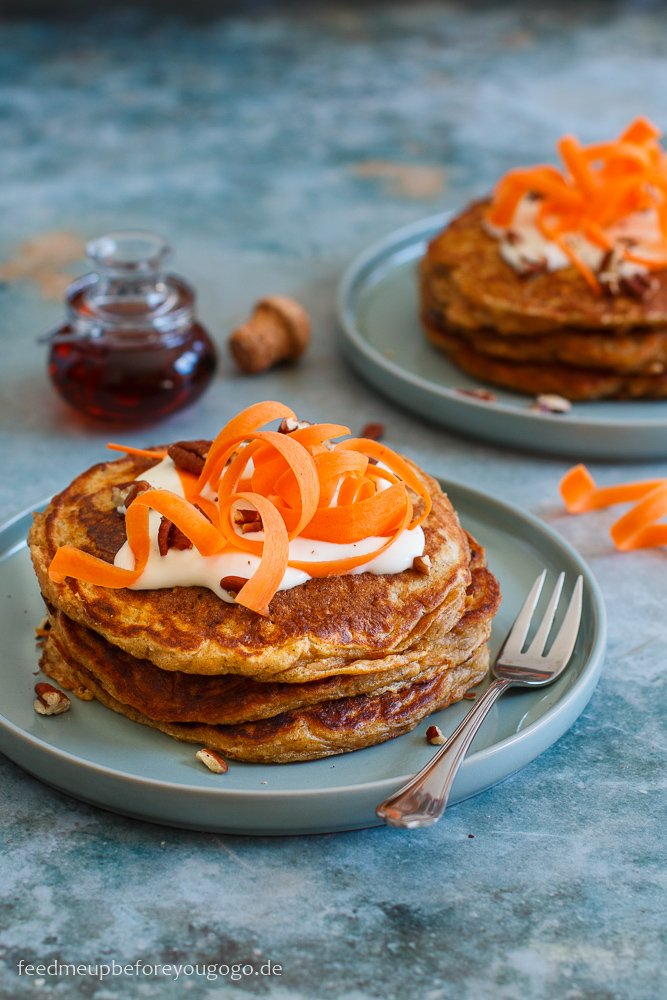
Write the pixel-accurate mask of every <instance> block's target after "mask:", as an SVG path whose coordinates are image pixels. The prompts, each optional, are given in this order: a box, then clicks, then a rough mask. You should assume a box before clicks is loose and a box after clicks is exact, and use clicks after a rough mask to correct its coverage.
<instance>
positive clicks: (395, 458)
mask: <svg viewBox="0 0 667 1000" xmlns="http://www.w3.org/2000/svg"><path fill="white" fill-rule="evenodd" d="M336 447H338V448H345V449H349V450H350V451H361V452H363V454H365V455H369V456H370V457H371V458H376V459H377V460H378V462H384V464H385V465H386V466H388V467H389V469H390V470H391V471H392V472H395V473H396V475H397V476H399V477H400V478H401V479H402V480H403V482H404V483H405V484H406V486H409V487H410V489H411V490H414V492H415V493H416V494H417V496H418V497H421V499H422V500H423V501H424V510H423V511H422V513H421V514H420V515H419V517H417V518H416V519H415V520H414V521H413V522H412V524H411V525H410V528H416V527H417V525H418V524H421V523H422V521H424V520H425V519H426V518H427V517H428V515H429V513H430V512H431V495H430V493H429V492H428V490H427V488H426V486H425V485H424V483H423V482H422V480H421V479H420V478H419V476H418V475H417V473H416V472H415V471H414V468H412V467H411V466H410V465H408V463H407V462H406V461H405V459H404V458H401V456H400V455H397V454H396V452H395V451H392V450H391V448H388V447H387V446H386V445H385V444H380V442H379V441H369V440H368V439H367V438H352V439H351V440H349V441H343V442H342V443H341V444H340V445H337V446H336ZM387 492H389V491H388V490H387Z"/></svg>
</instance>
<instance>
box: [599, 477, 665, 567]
mask: <svg viewBox="0 0 667 1000" xmlns="http://www.w3.org/2000/svg"><path fill="white" fill-rule="evenodd" d="M666 515H667V481H665V482H663V483H662V484H661V485H660V486H656V487H655V489H653V490H651V491H650V492H649V493H647V494H646V495H645V496H644V497H643V498H642V499H641V500H640V501H639V503H637V504H635V506H634V507H632V508H631V509H630V510H629V511H628V512H627V514H624V515H623V517H620V518H619V519H618V521H616V522H615V523H614V524H613V525H612V526H611V529H610V533H611V537H612V538H613V540H614V543H615V545H616V547H617V548H619V549H621V550H622V551H624V552H626V551H628V550H629V549H643V548H649V547H652V546H654V545H667V524H657V523H656V522H657V521H660V520H661V518H663V517H665V516H666Z"/></svg>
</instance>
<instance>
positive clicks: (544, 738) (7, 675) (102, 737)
mask: <svg viewBox="0 0 667 1000" xmlns="http://www.w3.org/2000/svg"><path fill="white" fill-rule="evenodd" d="M444 485H445V487H446V489H447V491H448V492H449V495H450V497H451V499H452V501H453V503H454V505H455V506H456V508H457V510H458V511H459V514H460V517H461V521H462V523H463V524H464V526H465V527H466V528H467V529H468V530H469V531H471V532H472V533H473V534H474V535H475V536H476V537H478V538H479V540H480V541H481V542H482V544H483V545H484V546H485V547H486V549H487V555H488V562H489V566H490V567H491V569H492V570H493V572H494V573H495V574H496V576H497V577H498V579H499V581H500V584H501V587H502V591H503V602H502V607H501V610H500V612H499V614H498V617H497V618H496V621H495V623H494V629H493V637H492V647H493V649H494V650H495V649H497V647H498V645H499V643H500V640H501V638H502V637H503V636H504V635H505V633H506V632H507V630H508V628H509V626H510V624H511V622H512V621H513V619H514V617H515V615H516V613H517V611H518V609H519V607H520V605H521V603H522V601H523V598H524V597H525V594H526V592H527V591H528V589H529V587H530V585H531V584H532V582H533V580H534V579H535V577H536V576H537V575H538V573H539V572H540V571H541V569H542V568H543V567H545V566H546V567H547V569H548V571H549V577H550V579H551V580H552V581H553V580H554V579H555V576H556V574H557V573H558V572H560V570H564V571H565V572H566V573H567V574H568V576H569V577H571V578H572V579H574V577H575V576H576V575H577V574H579V573H581V574H583V576H584V581H585V590H584V615H583V622H582V629H581V634H580V636H579V639H578V642H577V646H576V650H575V654H574V657H573V661H572V664H571V666H570V667H569V669H568V671H567V672H566V674H565V675H564V676H563V677H562V678H560V679H559V680H558V681H557V682H556V683H555V684H553V685H552V686H551V687H548V688H544V689H542V690H540V691H537V690H534V691H517V692H511V693H509V694H507V695H505V696H504V697H503V698H502V699H501V700H500V701H499V702H498V704H497V705H496V706H495V707H494V708H493V709H492V710H491V713H490V715H489V716H488V718H487V720H486V721H485V723H484V725H483V727H482V729H481V731H480V733H479V734H478V736H477V737H476V739H475V742H474V743H473V745H472V749H471V753H470V755H469V756H468V758H467V759H466V760H465V761H464V763H463V766H462V768H461V770H460V771H459V774H458V777H457V779H456V782H455V784H454V789H453V794H452V797H451V800H450V801H453V802H456V801H458V800H460V799H464V798H466V797H468V796H470V795H475V794H476V793H477V792H480V791H482V790H483V789H485V788H488V787H489V786H491V785H493V784H495V783H496V782H498V781H501V780H502V779H503V778H506V777H507V776H508V775H509V774H512V772H514V771H516V770H518V769H519V768H521V767H523V766H524V765H525V764H527V763H528V762H529V761H531V760H533V758H535V757H537V756H538V754H540V753H542V751H543V750H545V749H546V748H547V747H549V746H550V745H551V744H552V743H554V742H555V740H557V739H558V738H559V737H560V736H561V735H562V734H563V733H564V732H565V731H566V730H567V729H568V728H569V727H570V726H571V725H572V723H573V722H574V720H575V719H576V718H577V716H578V715H579V714H580V712H582V711H583V709H584V707H585V705H586V704H587V702H588V700H589V698H590V697H591V694H592V693H593V689H594V688H595V685H596V683H597V679H598V675H599V673H600V668H601V666H602V660H603V656H604V648H605V615H604V607H603V604H602V598H601V596H600V592H599V590H598V587H597V584H596V583H595V580H594V579H593V577H592V575H591V573H590V571H589V570H588V568H587V567H586V565H585V563H584V562H583V561H582V560H581V558H580V557H579V556H578V555H577V554H576V553H575V552H574V551H573V550H572V549H571V548H570V547H569V546H568V545H567V544H566V543H565V542H564V541H563V540H562V539H561V538H560V537H559V536H558V535H557V534H555V532H553V531H551V530H550V529H549V528H547V527H546V526H545V525H544V524H542V523H541V522H540V521H538V520H537V519H536V518H534V517H532V516H530V515H528V514H524V513H522V512H521V511H519V510H518V509H516V508H514V507H511V506H509V505H507V504H503V503H499V502H498V501H496V500H493V499H491V498H490V497H488V496H485V495H484V494H482V493H479V492H476V491H475V490H471V489H468V488H467V487H465V486H461V485H456V484H453V483H452V484H444ZM30 520H31V518H30V514H24V515H21V516H19V517H18V518H16V519H14V520H13V521H12V522H10V523H9V524H7V525H5V527H4V528H2V529H0V608H1V609H2V611H1V614H0V624H1V627H2V636H3V649H2V659H1V663H0V691H1V692H2V695H1V698H0V751H2V752H4V753H5V754H7V756H8V757H10V758H11V759H12V760H14V761H15V762H16V763H17V764H19V765H20V766H21V767H23V768H25V770H26V771H29V772H30V773H31V774H34V775H35V776H36V777H37V778H39V779H41V780H42V781H44V782H46V783H47V784H49V785H53V786H54V787H55V788H58V789H60V790H61V791H64V792H67V793H68V794H70V795H73V796H75V797H76V798H79V799H83V800H84V801H86V802H91V803H93V804H95V805H98V806H102V807H103V808H105V809H111V810H113V811H115V812H119V813H124V814H126V815H128V816H133V817H136V818H139V819H144V820H152V821H154V822H157V823H166V824H170V825H173V826H182V827H189V828H192V829H201V830H211V831H217V832H227V833H243V834H290V833H325V832H335V831H339V830H352V829H359V828H363V827H369V826H375V825H377V824H378V820H377V818H376V816H375V811H374V810H375V806H376V805H377V803H378V802H380V801H381V800H382V799H384V798H386V796H387V795H389V794H390V792H392V791H394V790H395V789H397V788H398V787H399V785H400V784H402V783H403V782H404V781H405V780H406V779H407V777H408V776H409V775H410V774H412V773H414V772H415V771H417V770H418V769H419V768H420V767H422V765H423V764H425V763H426V761H427V760H428V758H429V756H430V755H431V754H432V753H433V748H432V747H431V746H429V744H428V743H427V742H426V739H425V736H424V734H425V731H426V728H427V726H428V725H429V724H430V723H432V722H435V723H437V724H438V725H439V726H440V728H441V729H442V730H443V732H451V731H452V730H453V729H454V728H455V726H456V725H457V723H458V721H459V720H460V719H461V717H462V716H463V714H465V713H466V712H467V711H468V710H469V708H470V702H468V701H463V702H461V703H460V704H458V705H453V706H451V707H450V708H447V709H445V710H444V711H442V712H440V713H438V714H437V715H435V716H432V717H431V718H430V719H429V720H428V721H425V722H423V723H422V724H421V725H419V726H418V727H417V729H416V730H415V731H414V732H413V733H409V734H407V735H406V736H402V737H400V738H399V739H395V740H390V741H389V742H388V743H384V744H382V745H381V746H376V747H371V748H369V749H367V750H359V751H357V752H355V753H350V754H345V755H343V756H340V757H333V758H329V759H325V760H320V761H313V762H312V763H307V764H287V765H274V766H265V765H255V764H239V763H234V762H230V766H229V771H228V773H227V774H224V775H216V774H212V773H210V772H209V771H207V770H206V769H205V768H204V767H203V766H202V765H201V764H200V763H199V762H198V761H197V760H196V759H195V750H196V747H195V746H193V745H192V744H185V743H177V742H175V741H174V740H172V739H170V738H169V737H167V736H164V735H163V734H162V733H159V732H157V731H155V730H151V729H148V728H146V727H143V726H140V725H137V724H135V723H133V722H130V721H129V720H128V719H126V718H124V717H123V716H120V715H116V714H115V713H113V712H111V711H109V710H108V709H106V708H104V707H103V706H101V705H99V704H97V703H95V702H81V701H77V700H76V699H73V704H72V708H71V710H70V711H69V712H68V713H67V714H65V715H61V716H53V717H51V718H44V717H42V716H39V715H36V713H35V712H34V710H33V708H32V701H33V686H34V684H35V683H36V681H37V680H38V679H39V678H38V677H37V676H35V671H36V670H37V660H38V655H39V654H38V650H37V647H36V644H35V637H34V627H35V625H36V624H38V622H39V621H40V620H41V618H42V616H43V605H42V601H41V597H40V594H39V589H38V587H37V583H36V580H35V577H34V575H33V572H32V567H31V565H30V558H29V555H28V551H27V548H26V544H25V537H26V533H27V531H28V527H29V524H30ZM42 679H43V678H42ZM445 822H446V820H445ZM414 836H416V837H419V833H415V834H414Z"/></svg>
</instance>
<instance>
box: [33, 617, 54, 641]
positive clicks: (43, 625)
mask: <svg viewBox="0 0 667 1000" xmlns="http://www.w3.org/2000/svg"><path fill="white" fill-rule="evenodd" d="M50 631H51V622H50V621H49V619H48V618H42V620H41V622H40V623H39V625H38V626H37V628H36V629H35V639H36V640H37V642H44V640H45V639H46V637H47V635H48V634H49V632H50Z"/></svg>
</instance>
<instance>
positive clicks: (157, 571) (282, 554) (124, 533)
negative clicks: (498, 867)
mask: <svg viewBox="0 0 667 1000" xmlns="http://www.w3.org/2000/svg"><path fill="white" fill-rule="evenodd" d="M272 422H273V424H274V426H275V424H276V423H277V422H280V425H279V427H278V429H268V430H267V429H266V425H267V424H271V423H272ZM349 433H350V432H349V429H348V428H347V427H343V426H340V425H337V424H329V423H321V424H305V423H301V422H299V421H298V420H297V418H296V416H295V414H294V413H293V411H292V410H291V409H290V408H289V407H287V406H284V405H283V404H281V403H275V402H266V403H258V404H256V405H254V406H251V407H249V408H248V409H247V410H244V411H243V412H242V413H240V414H238V415H237V416H235V417H234V418H233V419H232V420H230V421H229V423H228V424H227V425H226V426H225V427H224V428H223V429H222V430H221V431H220V433H219V434H218V436H217V437H216V438H215V440H214V441H212V442H211V441H205V440H202V441H182V442H178V443H176V444H173V445H171V446H169V447H165V448H156V449H151V450H149V451H138V450H132V449H121V450H122V451H124V452H125V454H124V456H123V457H121V458H118V459H116V460H114V461H109V462H104V463H102V464H100V465H97V466H95V467H93V468H92V469H89V470H87V471H86V472H84V473H83V474H82V475H80V476H79V477H78V478H77V479H75V480H74V482H73V483H71V484H70V486H68V487H67V488H66V489H65V490H64V491H63V492H62V493H61V494H59V495H58V496H57V497H55V499H54V500H53V501H52V503H51V504H50V505H49V507H48V508H47V510H46V511H45V512H44V513H43V514H38V515H37V516H36V517H35V522H34V525H33V528H32V530H31V534H30V540H29V541H30V548H31V554H32V558H33V563H34V567H35V571H36V573H37V576H38V579H39V582H40V586H41V589H42V593H43V595H44V599H45V602H46V606H47V611H48V615H49V619H50V623H51V629H50V632H49V635H48V638H47V639H46V642H45V644H44V649H43V655H42V663H41V665H42V668H43V670H44V671H45V673H47V674H48V675H49V676H50V677H52V678H53V679H55V680H56V681H58V682H59V683H60V684H62V685H63V686H64V687H67V688H68V689H70V690H73V691H74V693H75V694H77V695H78V696H79V697H80V698H83V699H90V698H96V699H97V700H99V701H100V702H102V703H103V704H104V705H106V706H108V707H109V708H111V709H113V710H114V711H116V712H120V713H122V714H123V715H126V716H127V717H129V718H130V719H133V720H135V721H136V722H140V723H143V724H145V725H149V726H153V727H155V728H157V729H160V730H162V731H163V732H165V733H168V734H169V735H171V736H173V737H175V738H176V739H179V740H187V741H191V742H195V743H203V744H205V745H206V746H207V747H210V748H213V749H215V750H217V751H219V752H220V753H222V754H224V755H226V756H228V757H230V758H235V759H238V760H244V761H265V762H272V763H280V762H289V761H298V760H310V759H313V758H317V757H324V756H328V755H330V754H336V753H341V752H344V751H348V750H355V749H358V748H360V747H364V746H369V745H371V744H375V743H379V742H382V741H383V740H386V739H389V738H391V737H393V736H397V735H400V734H401V733H404V732H407V731H409V730H410V729H412V728H414V726H415V725H416V724H417V723H418V722H419V721H420V720H421V719H423V718H424V717H425V716H427V715H428V714H430V713H431V712H433V711H436V710H438V709H440V708H442V707H444V706H445V705H448V704H450V703H451V702H453V701H457V700H459V699H460V698H462V697H463V695H464V694H465V692H466V691H467V690H468V689H469V688H470V687H471V686H472V685H474V684H476V683H478V682H479V681H480V680H481V679H482V678H483V677H484V676H485V673H486V670H487V666H488V648H487V640H488V636H489V633H490V629H491V621H492V618H493V616H494V614H495V612H496V610H497V608H498V604H499V590H498V586H497V583H496V580H495V578H494V577H493V575H492V574H491V572H490V571H489V570H488V569H487V568H486V565H485V556H484V550H483V549H482V547H481V546H480V545H479V544H478V543H477V542H476V541H475V540H474V539H472V538H471V537H470V536H468V535H467V534H466V532H465V531H464V530H463V529H462V528H461V525H460V524H459V520H458V517H457V514H456V512H455V510H454V509H453V507H452V505H451V503H450V501H449V499H448V497H447V496H446V494H445V493H443V491H442V490H441V489H440V487H439V485H438V484H437V483H436V482H435V481H434V480H433V479H431V478H430V477H429V476H427V475H426V474H425V473H424V472H422V471H421V470H420V469H419V468H417V467H416V466H415V465H414V464H412V463H411V462H410V461H408V460H407V459H404V458H402V457H400V456H399V455H397V454H396V453H394V452H393V451H392V450H391V449H389V448H387V447H385V446H384V445H382V444H380V443H378V442H376V441H370V440H367V439H364V438H353V439H351V438H348V437H345V436H346V435H349Z"/></svg>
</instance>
